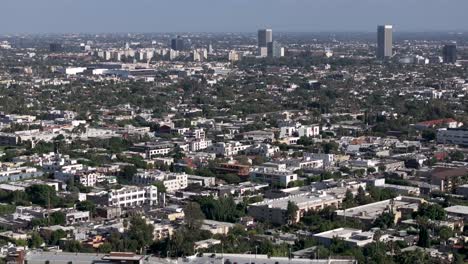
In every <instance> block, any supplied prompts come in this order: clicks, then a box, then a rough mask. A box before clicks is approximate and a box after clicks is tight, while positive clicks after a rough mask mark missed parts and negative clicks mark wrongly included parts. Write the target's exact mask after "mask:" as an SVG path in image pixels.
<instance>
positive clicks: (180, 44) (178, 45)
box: [171, 36, 185, 51]
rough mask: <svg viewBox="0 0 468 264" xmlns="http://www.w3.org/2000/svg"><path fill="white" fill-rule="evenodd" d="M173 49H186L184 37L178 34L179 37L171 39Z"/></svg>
mask: <svg viewBox="0 0 468 264" xmlns="http://www.w3.org/2000/svg"><path fill="white" fill-rule="evenodd" d="M171 49H173V50H177V51H180V50H184V49H185V43H184V39H182V38H181V37H180V36H177V38H175V39H172V40H171Z"/></svg>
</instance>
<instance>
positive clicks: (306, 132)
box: [297, 125, 320, 137]
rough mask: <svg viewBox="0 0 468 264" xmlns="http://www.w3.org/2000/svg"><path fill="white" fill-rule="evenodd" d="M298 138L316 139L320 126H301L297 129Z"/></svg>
mask: <svg viewBox="0 0 468 264" xmlns="http://www.w3.org/2000/svg"><path fill="white" fill-rule="evenodd" d="M297 132H298V134H299V137H316V136H318V135H320V126H318V125H313V126H301V127H299V128H298V129H297Z"/></svg>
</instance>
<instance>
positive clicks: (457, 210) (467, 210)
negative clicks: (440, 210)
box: [444, 205, 468, 215]
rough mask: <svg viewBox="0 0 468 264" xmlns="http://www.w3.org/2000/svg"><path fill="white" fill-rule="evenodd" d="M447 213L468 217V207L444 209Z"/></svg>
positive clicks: (457, 206) (455, 206)
mask: <svg viewBox="0 0 468 264" xmlns="http://www.w3.org/2000/svg"><path fill="white" fill-rule="evenodd" d="M444 210H445V211H446V212H447V213H453V214H464V215H468V206H463V205H454V206H450V207H447V208H445V209H444Z"/></svg>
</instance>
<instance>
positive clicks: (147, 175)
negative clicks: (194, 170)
mask: <svg viewBox="0 0 468 264" xmlns="http://www.w3.org/2000/svg"><path fill="white" fill-rule="evenodd" d="M132 181H133V183H134V184H138V185H150V184H153V183H155V182H158V181H159V182H162V183H163V184H164V187H166V191H167V192H169V193H171V192H175V191H178V190H181V189H185V188H187V186H188V175H187V174H185V173H166V172H162V171H159V170H152V171H144V172H140V173H137V174H135V176H134V177H133V179H132Z"/></svg>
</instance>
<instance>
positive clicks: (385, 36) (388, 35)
mask: <svg viewBox="0 0 468 264" xmlns="http://www.w3.org/2000/svg"><path fill="white" fill-rule="evenodd" d="M392 45H393V26H391V25H383V26H378V27H377V59H380V60H383V59H386V58H391V57H392V55H393V46H392Z"/></svg>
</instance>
